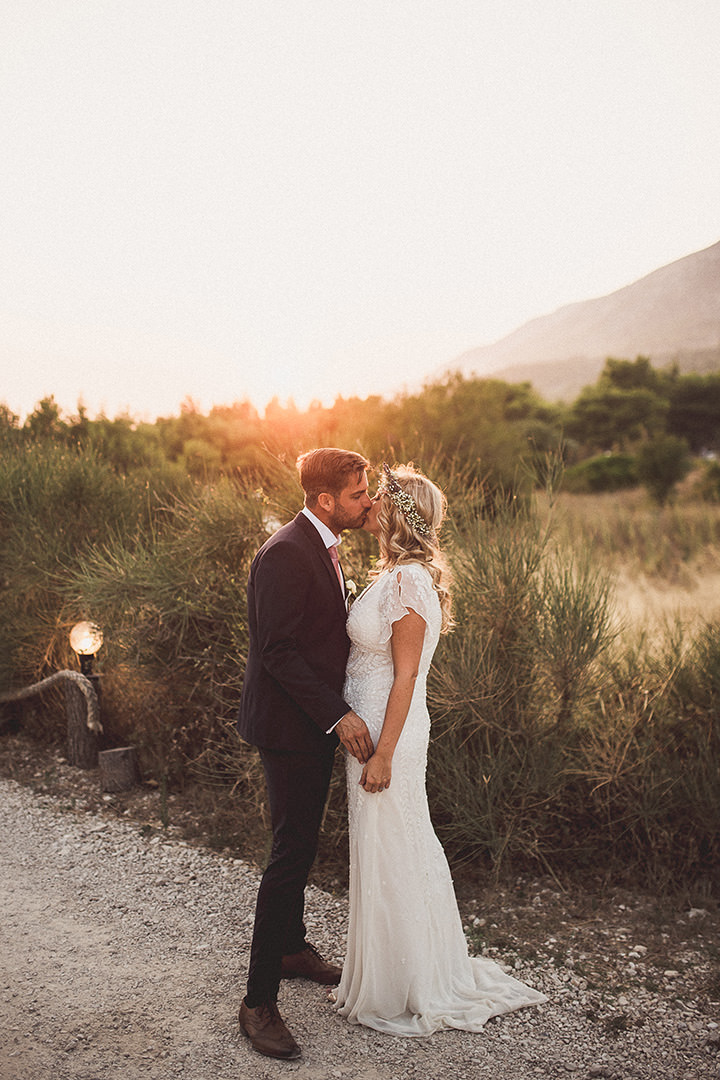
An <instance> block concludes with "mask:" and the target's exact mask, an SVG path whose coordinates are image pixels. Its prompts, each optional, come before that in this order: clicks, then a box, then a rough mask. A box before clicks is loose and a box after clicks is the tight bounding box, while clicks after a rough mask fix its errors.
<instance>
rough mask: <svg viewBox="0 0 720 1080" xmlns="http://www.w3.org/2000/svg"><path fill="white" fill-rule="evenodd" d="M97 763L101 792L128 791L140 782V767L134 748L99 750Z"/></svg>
mask: <svg viewBox="0 0 720 1080" xmlns="http://www.w3.org/2000/svg"><path fill="white" fill-rule="evenodd" d="M98 763H99V765H100V787H101V788H102V790H103V791H129V790H130V788H133V787H135V785H136V784H137V783H139V781H140V767H139V765H138V759H137V751H136V749H135V747H134V746H121V747H119V748H118V749H116V750H101V751H100V753H99V754H98Z"/></svg>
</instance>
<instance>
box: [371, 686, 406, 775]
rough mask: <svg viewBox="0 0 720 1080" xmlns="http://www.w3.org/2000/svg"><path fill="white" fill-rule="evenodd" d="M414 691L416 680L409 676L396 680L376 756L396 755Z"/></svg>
mask: <svg viewBox="0 0 720 1080" xmlns="http://www.w3.org/2000/svg"><path fill="white" fill-rule="evenodd" d="M414 689H415V679H414V678H411V677H409V676H408V677H403V678H399V679H398V678H396V679H395V680H394V682H393V684H392V688H391V690H390V694H389V697H388V703H387V706H386V709H385V719H384V720H383V726H382V731H381V732H380V738H379V739H378V743H377V747H376V748H375V753H376V754H380V755H381V756H383V757H389V758H392V756H393V754H394V753H395V747H396V746H397V744H398V740H399V738H400V736H401V735H402V730H403V728H404V727H405V721H406V720H407V714H408V712H409V710H410V702H411V701H412V696H413V691H414Z"/></svg>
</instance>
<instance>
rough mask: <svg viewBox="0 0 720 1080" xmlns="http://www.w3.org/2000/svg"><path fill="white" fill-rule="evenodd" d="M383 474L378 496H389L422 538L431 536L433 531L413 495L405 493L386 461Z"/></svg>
mask: <svg viewBox="0 0 720 1080" xmlns="http://www.w3.org/2000/svg"><path fill="white" fill-rule="evenodd" d="M383 473H384V474H385V475H384V476H383V478H382V480H381V482H380V486H379V487H378V495H387V496H388V497H389V498H390V499H391V500H392V502H393V503H394V504H395V506H397V508H398V510H399V511H400V513H401V514H402V515H403V516H404V517H405V520H406V521H407V523H408V524H409V525H411V526H412V528H413V529H415V531H416V532H419V533H420V534H421V535H422V536H429V535H430V534H431V533H432V529H431V528H430V526H429V525H428V523H427V521H426V520H425V518H424V517H422V515H421V514H420V512H419V511H418V508H417V505H416V503H415V500H414V499H413V497H412V495H410V494H408V492H407V491H403V489H402V488H401V487H400V484H399V483H398V479H397V477H396V476H395V473H394V472H393V471H392V469H391V468H390V466H389V465H388V464H387V462H386V461H384V462H383Z"/></svg>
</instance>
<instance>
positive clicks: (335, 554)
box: [328, 544, 345, 596]
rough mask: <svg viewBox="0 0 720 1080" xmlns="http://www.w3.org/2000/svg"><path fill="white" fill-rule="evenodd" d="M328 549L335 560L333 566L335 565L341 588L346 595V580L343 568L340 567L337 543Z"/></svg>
mask: <svg viewBox="0 0 720 1080" xmlns="http://www.w3.org/2000/svg"><path fill="white" fill-rule="evenodd" d="M328 551H329V552H330V558H331V559H332V561H333V566H334V567H335V573H336V574H337V579H338V581H339V582H340V588H341V589H342V594H343V596H344V595H345V581H344V579H343V574H342V570H341V569H340V559H339V558H338V553H337V544H333V545H332V547H329V548H328Z"/></svg>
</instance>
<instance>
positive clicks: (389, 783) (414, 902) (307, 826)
mask: <svg viewBox="0 0 720 1080" xmlns="http://www.w3.org/2000/svg"><path fill="white" fill-rule="evenodd" d="M369 465H370V463H369V462H368V461H366V459H365V458H364V457H362V456H361V455H360V454H356V453H353V452H352V451H348V450H339V449H336V448H334V447H323V448H321V449H317V450H311V451H309V452H308V453H306V454H302V455H301V456H300V457H299V458H298V461H297V467H298V471H299V475H300V484H301V486H302V488H303V491H304V493H305V505H304V506H303V509H302V510H301V511H300V513H299V514H298V515H297V517H295V519H294V520H293V521H291V522H289V523H288V524H287V525H284V526H283V527H282V528H281V529H279V530H278V531H277V532H276V533H275V534H274V535H273V536H271V537H270V539H269V540H267V541H266V542H265V544H263V546H262V547H261V548H260V550H259V551H258V553H257V555H256V556H255V559H254V560H253V563H252V566H251V569H250V577H249V581H248V590H247V595H248V627H249V638H250V641H249V649H248V657H247V666H246V669H245V677H244V683H243V693H242V700H241V704H240V712H239V719H238V730H239V732H240V735H241V736H242V737H243V739H245V740H246V742H248V743H250V744H252V745H254V746H257V747H258V749H259V753H260V758H261V760H262V764H263V768H264V771H265V779H266V783H267V790H268V799H269V803H270V812H271V819H272V831H273V843H272V851H271V854H270V860H269V862H268V865H267V868H266V870H265V872H264V874H263V876H262V880H261V882H260V888H259V890H258V897H257V906H256V912H255V925H254V930H253V939H252V947H251V953H250V966H249V972H248V980H247V991H246V996H245V998H244V999H243V1002H242V1004H241V1006H240V1017H239V1019H240V1028H241V1030H242V1031H243V1032H244V1034H245V1035H247V1036H248V1038H249V1039H250V1042H251V1044H252V1046H253V1047H254V1048H255V1049H256V1050H258V1051H259V1052H260V1053H262V1054H266V1055H268V1056H269V1057H275V1058H283V1059H286V1060H292V1059H295V1058H297V1057H299V1056H300V1048H299V1046H298V1045H297V1043H296V1041H295V1039H294V1038H293V1036H292V1034H291V1033H290V1031H289V1030H288V1028H287V1026H286V1024H285V1022H284V1021H283V1019H282V1017H281V1016H280V1013H279V1011H278V1006H277V998H278V991H279V987H280V982H281V980H282V979H286V978H296V977H302V978H306V979H311V980H313V981H314V982H317V983H320V984H322V985H325V986H334V985H337V984H338V983H339V986H338V990H337V994H336V1007H337V1011H338V1013H339V1014H340V1015H341V1016H343V1017H346V1018H347V1020H348V1021H350V1022H351V1023H355V1024H365V1025H366V1026H368V1027H371V1028H374V1029H376V1030H377V1031H383V1032H387V1033H388V1034H392V1035H400V1036H413V1035H415V1036H418V1035H429V1034H431V1033H432V1032H433V1031H437V1030H438V1029H440V1028H461V1029H463V1030H466V1031H479V1030H480V1029H481V1028H482V1027H483V1025H484V1024H485V1022H486V1021H487V1020H488V1019H489V1018H490V1017H491V1016H498V1015H500V1014H502V1013H506V1012H510V1011H511V1010H513V1009H518V1008H521V1007H522V1006H524V1005H531V1004H536V1003H538V1002H541V1001H545V1000H546V999H545V997H544V995H543V994H541V993H539V992H537V991H535V990H532V989H530V988H529V987H527V986H525V985H524V984H523V983H521V982H519V981H518V980H517V979H514V978H512V977H511V976H510V975H506V974H505V972H504V971H503V970H502V968H500V967H499V966H498V965H497V964H495V963H494V962H493V961H490V960H487V959H483V958H471V957H469V956H468V951H467V943H466V940H465V935H464V933H463V928H462V923H461V920H460V915H459V913H458V908H457V902H456V899H455V892H454V889H453V884H452V879H451V877H450V870H449V867H448V864H447V860H446V858H445V854H444V852H443V849H442V847H441V845H440V842H439V841H438V839H437V837H436V836H435V832H434V830H433V827H432V823H431V820H430V814H429V811H428V802H427V795H426V790H425V769H426V763H427V752H428V745H429V736H430V717H429V715H428V710H427V704H426V679H427V673H428V670H429V668H430V663H431V660H432V657H433V653H434V652H435V648H436V646H437V644H438V640H439V637H440V634H442V633H443V632H445V631H447V630H448V629H450V626H451V598H450V591H449V586H450V575H449V571H448V568H447V565H446V562H445V559H444V557H443V554H442V551H441V549H440V546H439V543H438V536H437V533H438V529H439V527H440V525H441V523H442V521H443V518H444V515H445V508H446V501H445V497H444V495H443V493H442V492H441V491H440V489H439V488H438V487H437V486H436V485H435V484H434V483H432V481H430V480H428V478H427V477H425V476H423V475H422V474H421V473H419V472H417V471H416V470H415V469H414V468H412V467H411V466H409V465H403V466H397V467H395V468H394V469H392V470H391V469H390V468H389V467H388V466H387V465H384V466H383V470H382V473H381V476H380V483H379V486H378V489H377V493H376V495H375V496H374V498H370V496H369V494H368V477H367V470H368V468H369ZM345 529H365V530H366V531H367V532H370V533H372V534H373V535H374V536H375V537H376V539H377V541H378V545H379V549H380V551H379V558H378V561H377V563H376V565H375V568H374V570H373V571H372V573H371V584H370V586H369V587H368V588H367V589H366V590H365V591H364V592H363V593H362V594H361V596H360V597H359V598H358V599H357V600H356V601H355V603H354V604H353V606H352V608H351V609H350V612H349V615H348V612H347V594H346V587H345V580H344V578H343V573H342V569H341V566H340V560H339V556H338V545H339V544H340V542H341V534H342V532H343V531H344V530H345ZM338 742H340V743H342V745H343V747H344V748H345V752H346V761H347V783H348V805H349V831H350V915H349V926H348V942H347V955H346V958H345V964H344V966H343V968H339V967H337V966H335V965H333V964H331V963H328V962H327V961H325V960H324V959H323V958H322V957H321V956H320V954H319V953H318V951H317V950H316V949H315V948H314V947H313V946H312V945H311V944H310V943H309V942H308V941H307V940H306V936H305V934H306V930H305V925H304V921H303V918H304V915H303V913H304V900H305V886H306V884H307V879H308V874H309V872H310V868H311V866H312V863H313V861H314V859H315V854H316V851H317V846H318V834H319V831H320V823H321V820H322V816H323V810H324V807H325V801H326V799H327V794H328V788H329V785H330V777H331V774H332V769H333V760H334V755H335V749H336V747H337V745H338Z"/></svg>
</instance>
